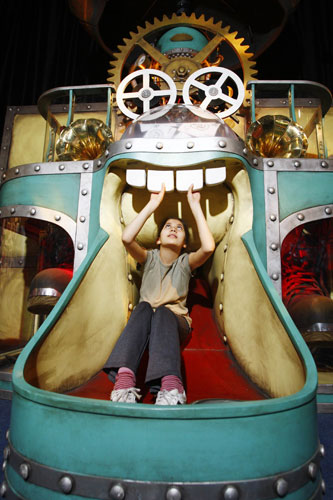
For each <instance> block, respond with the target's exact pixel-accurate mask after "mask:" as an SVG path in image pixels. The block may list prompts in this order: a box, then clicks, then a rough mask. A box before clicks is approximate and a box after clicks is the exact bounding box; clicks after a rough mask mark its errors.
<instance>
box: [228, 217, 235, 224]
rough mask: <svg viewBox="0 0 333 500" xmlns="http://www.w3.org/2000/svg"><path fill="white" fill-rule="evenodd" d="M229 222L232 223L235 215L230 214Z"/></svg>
mask: <svg viewBox="0 0 333 500" xmlns="http://www.w3.org/2000/svg"><path fill="white" fill-rule="evenodd" d="M229 222H230V224H232V223H233V222H234V216H233V215H231V216H230V219H229Z"/></svg>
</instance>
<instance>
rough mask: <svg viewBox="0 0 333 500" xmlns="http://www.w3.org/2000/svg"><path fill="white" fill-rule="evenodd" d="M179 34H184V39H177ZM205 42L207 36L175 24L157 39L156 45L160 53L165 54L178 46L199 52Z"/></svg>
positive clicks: (178, 47) (206, 41)
mask: <svg viewBox="0 0 333 500" xmlns="http://www.w3.org/2000/svg"><path fill="white" fill-rule="evenodd" d="M177 35H178V37H177ZM179 35H185V37H186V40H183V41H182V40H179ZM173 37H175V38H176V40H173ZM207 43H208V40H207V38H206V37H205V36H204V35H203V34H202V33H201V32H200V31H198V30H196V29H194V28H189V27H188V26H177V27H175V28H172V29H170V30H168V31H167V32H166V33H164V35H162V36H161V38H160V39H159V40H158V42H157V44H156V46H157V48H158V49H159V50H160V51H161V52H162V54H165V53H166V52H168V51H169V50H174V49H180V48H185V49H192V50H195V51H196V52H199V51H200V50H201V49H203V48H204V47H205V46H206V45H207Z"/></svg>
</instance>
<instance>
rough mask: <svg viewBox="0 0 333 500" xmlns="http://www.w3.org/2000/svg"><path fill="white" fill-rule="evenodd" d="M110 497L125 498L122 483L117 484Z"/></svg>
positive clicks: (116, 499) (121, 499)
mask: <svg viewBox="0 0 333 500" xmlns="http://www.w3.org/2000/svg"><path fill="white" fill-rule="evenodd" d="M110 498H112V500H123V498H125V490H124V488H123V487H122V486H121V484H115V485H114V486H112V488H111V490H110Z"/></svg>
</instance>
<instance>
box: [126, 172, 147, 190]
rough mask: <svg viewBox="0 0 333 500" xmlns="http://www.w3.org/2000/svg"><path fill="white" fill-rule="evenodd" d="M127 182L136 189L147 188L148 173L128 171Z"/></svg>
mask: <svg viewBox="0 0 333 500" xmlns="http://www.w3.org/2000/svg"><path fill="white" fill-rule="evenodd" d="M126 182H127V184H129V185H130V186H134V187H146V171H145V170H141V169H131V168H129V169H127V170H126Z"/></svg>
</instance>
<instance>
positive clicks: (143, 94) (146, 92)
mask: <svg viewBox="0 0 333 500" xmlns="http://www.w3.org/2000/svg"><path fill="white" fill-rule="evenodd" d="M150 96H151V91H150V90H149V89H143V91H142V92H141V97H143V99H148V97H150Z"/></svg>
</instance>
